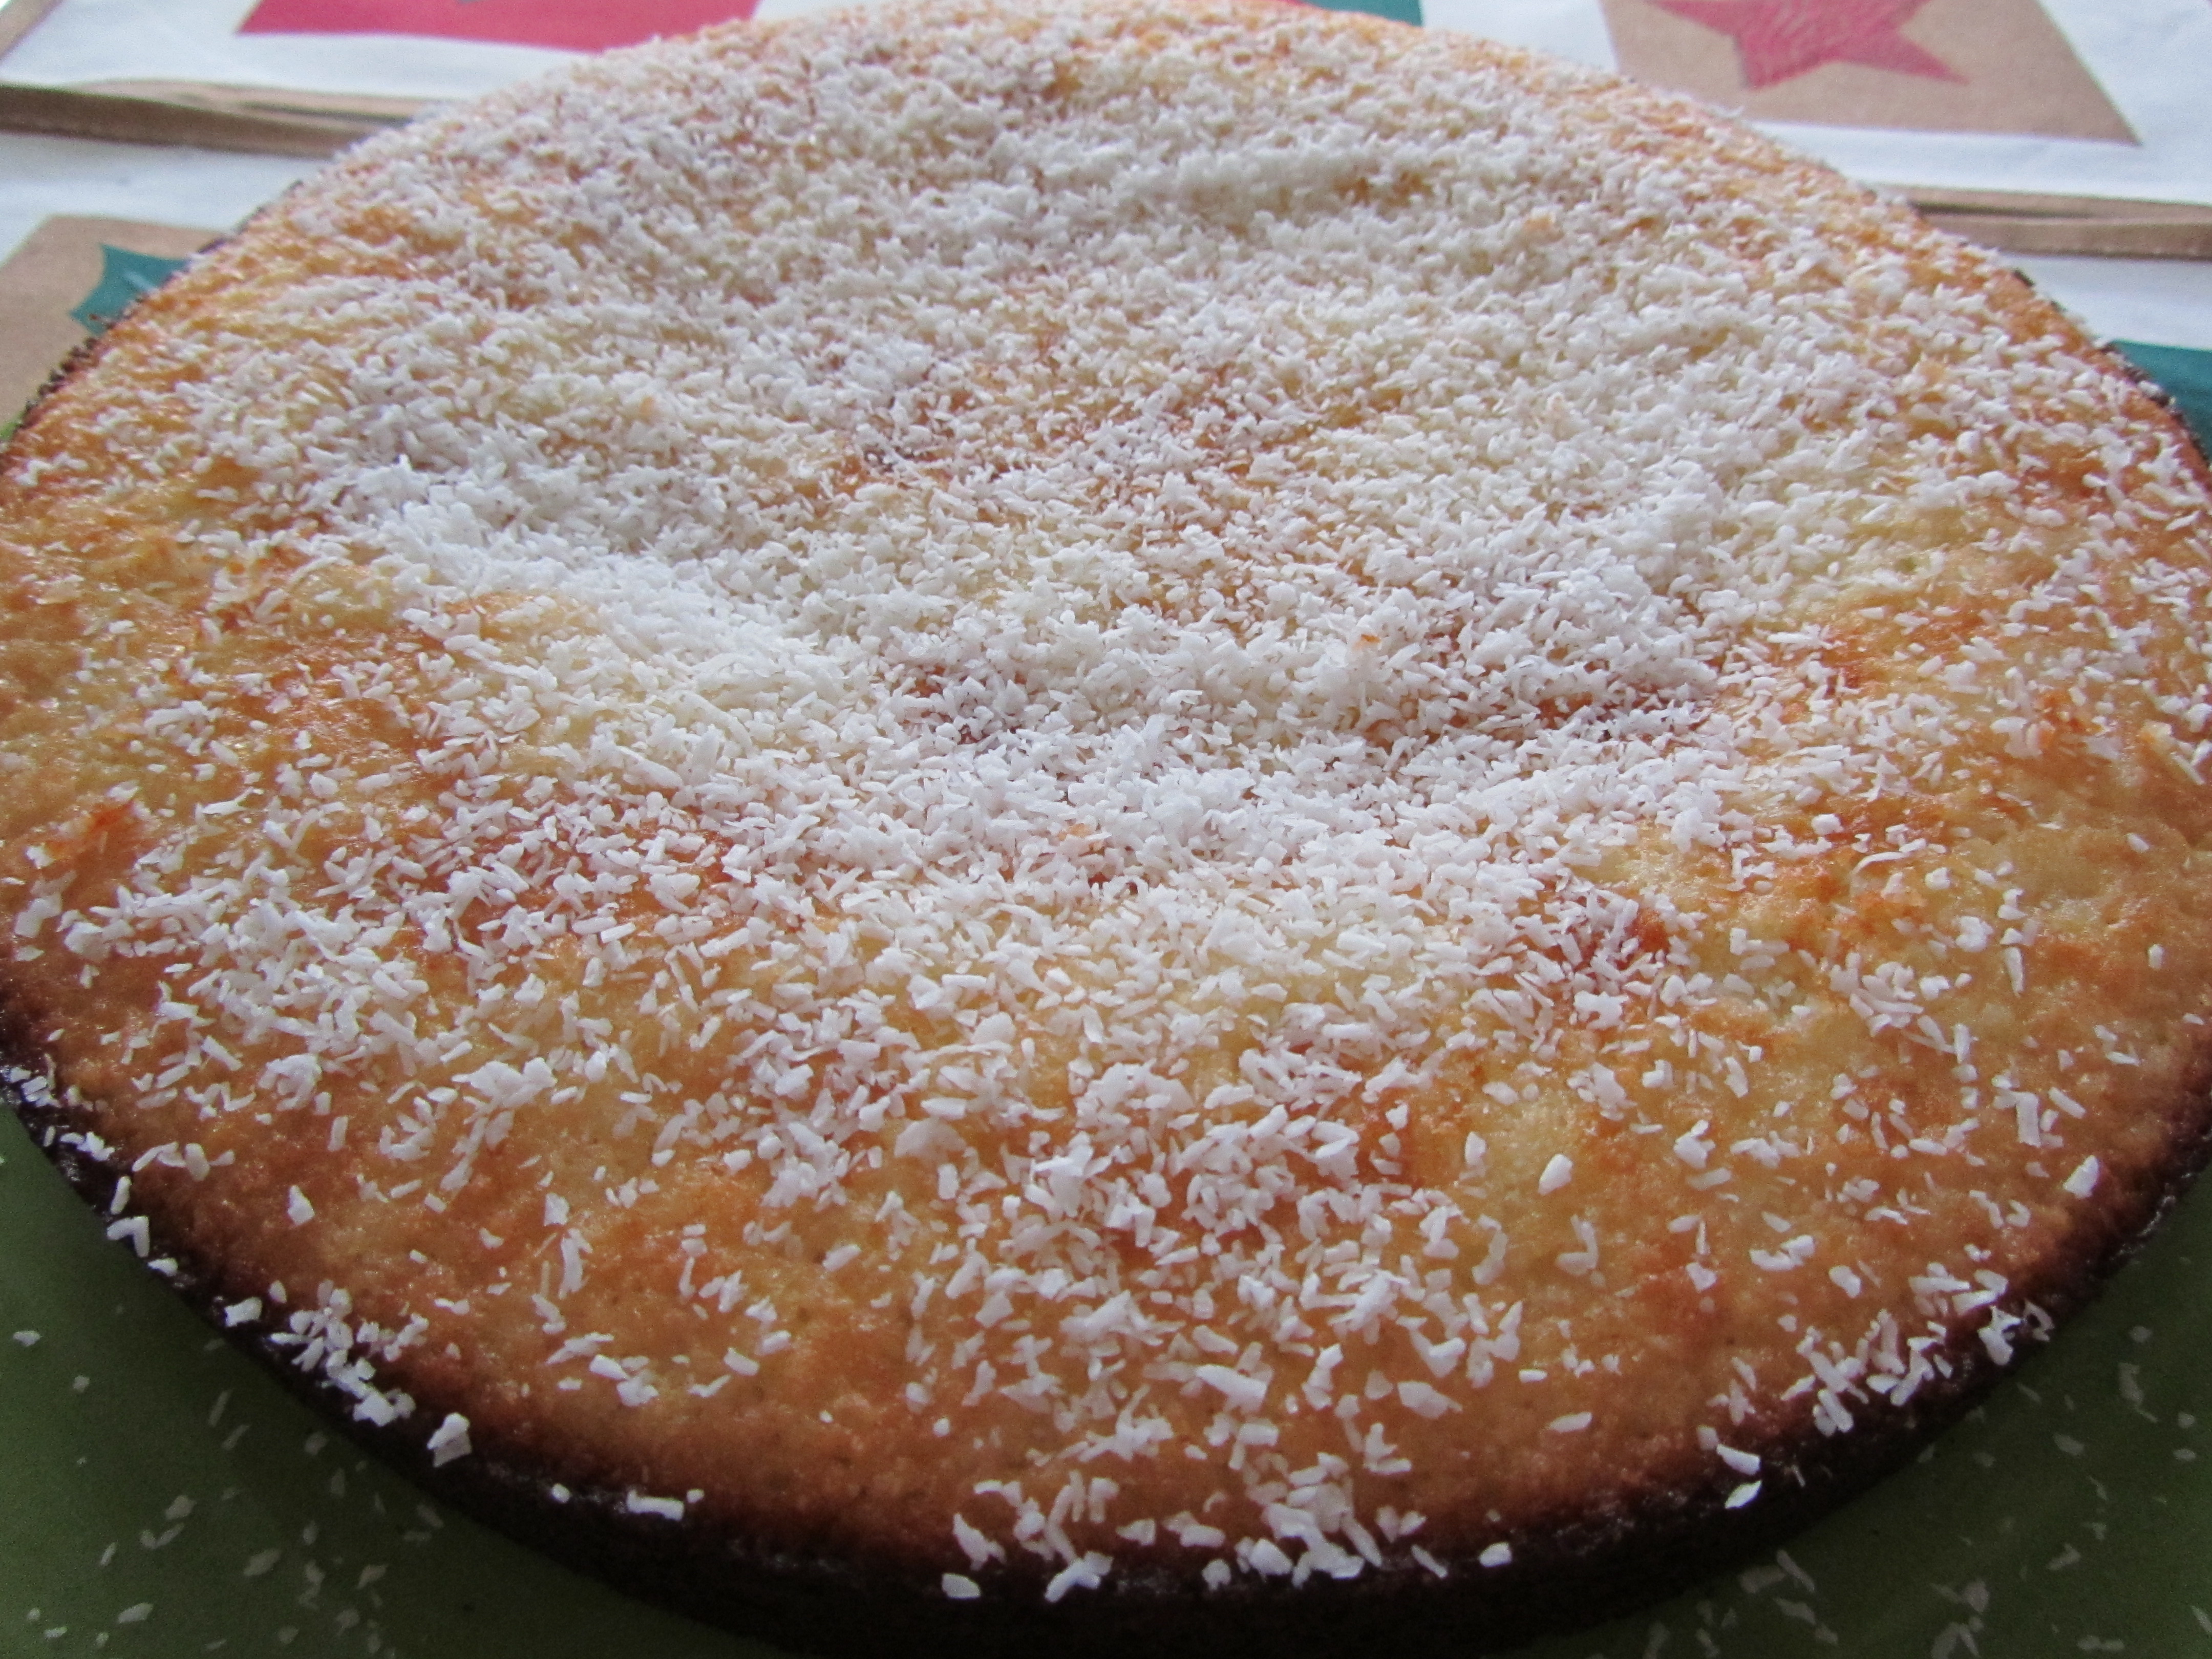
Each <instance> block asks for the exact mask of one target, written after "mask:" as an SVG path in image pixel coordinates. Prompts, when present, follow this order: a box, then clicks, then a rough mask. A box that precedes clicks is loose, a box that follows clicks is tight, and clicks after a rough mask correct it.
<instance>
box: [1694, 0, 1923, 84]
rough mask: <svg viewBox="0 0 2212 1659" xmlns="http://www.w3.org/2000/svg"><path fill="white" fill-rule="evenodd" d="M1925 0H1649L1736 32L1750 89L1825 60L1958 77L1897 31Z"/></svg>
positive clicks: (1784, 78)
mask: <svg viewBox="0 0 2212 1659" xmlns="http://www.w3.org/2000/svg"><path fill="white" fill-rule="evenodd" d="M1652 3H1653V4H1654V5H1656V6H1657V7H1659V8H1660V9H1662V11H1670V12H1672V13H1674V15H1675V16H1677V17H1686V18H1688V19H1689V20H1690V21H1692V23H1702V24H1704V25H1705V27H1707V28H1709V29H1717V30H1719V31H1720V32H1721V33H1723V34H1730V35H1734V36H1735V50H1736V56H1737V57H1738V58H1741V60H1742V63H1743V78H1744V80H1745V81H1746V82H1748V83H1749V84H1750V86H1751V87H1752V88H1753V90H1754V91H1755V90H1757V89H1758V88H1760V87H1771V86H1772V85H1774V84H1775V82H1778V81H1787V80H1789V79H1790V77H1791V76H1796V75H1802V74H1804V73H1805V71H1806V70H1811V69H1818V68H1819V67H1820V65H1821V64H1864V65H1866V66H1867V67H1868V68H1869V69H1879V70H1894V71H1895V72H1896V73H1898V74H1899V75H1924V76H1928V77H1929V79H1931V80H1936V81H1963V80H1965V79H1966V76H1962V75H1960V73H1959V72H1958V71H1957V70H1954V69H1953V68H1952V67H1951V66H1950V65H1949V64H1947V63H1945V62H1944V61H1943V60H1942V58H1938V57H1936V54H1935V53H1934V52H1928V51H1925V50H1923V48H1921V47H1919V46H1914V45H1913V44H1912V42H1911V41H1910V40H1906V39H1905V37H1904V36H1903V35H1901V34H1899V33H1898V30H1899V28H1901V27H1904V25H1905V23H1906V22H1907V21H1910V20H1911V16H1912V15H1913V13H1915V12H1917V11H1918V10H1919V9H1920V8H1921V7H1922V6H1923V5H1925V4H1927V3H1928V0H1652Z"/></svg>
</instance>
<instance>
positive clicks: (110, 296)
mask: <svg viewBox="0 0 2212 1659" xmlns="http://www.w3.org/2000/svg"><path fill="white" fill-rule="evenodd" d="M100 262H101V264H100V281H99V282H98V283H95V284H94V286H93V290H92V292H91V293H89V294H88V295H85V296H84V298H83V300H82V301H81V302H80V303H79V304H78V305H77V306H76V308H75V309H74V310H72V311H71V312H70V316H72V317H74V318H76V319H77V321H79V322H80V323H82V324H83V325H84V326H85V327H86V329H87V330H88V331H90V332H92V333H94V334H105V333H106V331H107V328H108V325H110V324H111V323H112V322H114V320H115V319H117V318H118V317H120V316H121V315H122V314H123V313H124V311H125V308H126V307H128V306H129V305H130V304H131V301H133V300H135V299H137V297H138V296H139V295H142V294H151V293H152V292H153V291H154V290H155V289H157V288H159V287H161V284H162V283H166V282H167V281H168V280H169V278H170V277H171V276H173V275H174V274H175V273H176V272H177V271H179V270H182V269H183V268H184V265H185V261H184V260H182V259H164V258H161V255H159V254H158V253H133V252H131V250H130V249H129V248H125V247H110V246H108V245H107V244H106V243H105V242H102V243H101V244H100Z"/></svg>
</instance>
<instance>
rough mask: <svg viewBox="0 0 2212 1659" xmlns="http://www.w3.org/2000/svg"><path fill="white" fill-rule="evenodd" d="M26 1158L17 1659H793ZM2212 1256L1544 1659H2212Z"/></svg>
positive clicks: (2144, 1290)
mask: <svg viewBox="0 0 2212 1659" xmlns="http://www.w3.org/2000/svg"><path fill="white" fill-rule="evenodd" d="M0 1159H4V1162H0V1259H4V1260H5V1261H8V1263H9V1273H7V1274H6V1276H5V1279H4V1280H0V1492H4V1494H5V1499H4V1502H0V1654H5V1655H9V1656H15V1655H64V1654H93V1653H104V1654H108V1655H113V1656H118V1659H121V1656H127V1655H147V1656H153V1655H159V1656H164V1659H167V1656H179V1659H181V1656H185V1655H188V1654H204V1653H222V1654H227V1655H278V1654H291V1655H298V1656H313V1659H323V1656H332V1659H337V1656H353V1655H372V1656H380V1659H385V1656H404V1659H507V1656H510V1655H529V1656H532V1659H607V1656H608V1655H610V1654H616V1655H621V1656H624V1659H629V1656H640V1659H738V1656H753V1659H766V1656H768V1655H769V1653H770V1651H771V1650H769V1649H767V1648H764V1647H763V1646H761V1645H759V1644H753V1643H747V1642H743V1641H739V1640H737V1639H735V1638H730V1637H726V1636H722V1635H719V1634H717V1633H715V1632H711V1631H708V1630H704V1629H702V1628H701V1627H700V1626H696V1625H694V1624H691V1623H690V1622H688V1621H686V1620H682V1619H678V1618H676V1617H673V1616H671V1615H670V1614H666V1613H659V1612H656V1611H654V1610H653V1609H652V1608H650V1607H644V1606H641V1605H640V1604H639V1603H637V1602H635V1601H630V1600H629V1599H628V1598H626V1597H624V1596H622V1595H617V1594H616V1593H615V1592H613V1591H611V1590H608V1589H602V1588H601V1587H600V1586H599V1585H597V1584H594V1583H591V1582H589V1581H587V1580H585V1579H582V1578H580V1577H576V1576H574V1574H572V1573H569V1572H568V1571H564V1570H563V1569H562V1568H560V1567H557V1566H555V1565H552V1564H551V1563H550V1562H548V1561H546V1560H544V1559H542V1558H541V1557H539V1556H538V1555H536V1554H534V1553H532V1552H531V1551H529V1550H526V1549H524V1548H522V1547H520V1546H518V1545H514V1544H511V1543H508V1542H507V1541H506V1540H504V1539H502V1538H500V1537H498V1536H496V1535H495V1534H491V1533H489V1532H486V1531H485V1530H484V1529H483V1528H480V1527H477V1526H476V1525H474V1524H472V1523H471V1522H468V1521H466V1520H464V1519H462V1518H461V1517H459V1516H456V1515H454V1514H453V1513H452V1512H451V1511H449V1510H443V1509H441V1507H440V1506H439V1505H437V1504H434V1503H431V1502H429V1501H428V1500H427V1499H425V1498H423V1497H422V1494H421V1493H419V1492H416V1490H415V1489H414V1488H413V1487H411V1486H409V1485H408V1484H407V1483H406V1482H405V1481H404V1480H401V1479H399V1478H398V1476H396V1475H394V1474H390V1473H389V1472H387V1471H386V1470H385V1469H384V1468H381V1467H380V1466H379V1465H377V1464H375V1463H374V1462H369V1461H368V1460H367V1459H365V1458H364V1457H363V1456H362V1455H360V1454H359V1453H357V1452H356V1451H355V1450H354V1449H352V1448H351V1446H349V1444H348V1443H346V1442H345V1441H344V1440H343V1438H341V1437H337V1436H336V1435H334V1434H332V1433H331V1431H329V1430H328V1429H327V1428H326V1427H325V1426H324V1425H322V1423H321V1422H320V1421H319V1419H317V1418H316V1417H315V1416H314V1414H313V1413H311V1412H309V1411H307V1409H305V1408H304V1407H301V1406H300V1405H299V1404H298V1403H296V1402H295V1401H293V1400H292V1398H291V1397H290V1396H289V1395H286V1394H285V1393H284V1392H283V1390H282V1389H280V1388H279V1387H278V1386H277V1385H276V1383H275V1382H273V1381H272V1380H271V1379H270V1378H269V1377H268V1376H265V1375H264V1374H263V1373H262V1371H261V1370H259V1369H258V1367H257V1366H256V1365H255V1364H253V1363H252V1362H251V1361H249V1360H247V1359H246V1358H244V1357H243V1356H241V1355H240V1354H238V1353H236V1352H234V1351H233V1350H231V1349H230V1348H229V1346H228V1345H227V1344H225V1343H224V1342H223V1341H222V1340H220V1339H219V1338H217V1337H216V1336H215V1335H214V1334H212V1333H211V1332H210V1330H209V1328H207V1327H206V1326H204V1324H202V1323H201V1322H199V1320H198V1319H197V1317H196V1316H193V1315H192V1314H191V1312H190V1311H188V1310H186V1309H185V1307H184V1306H183V1305H182V1304H181V1303H179V1301H177V1300H176V1299H175V1298H174V1297H173V1296H172V1295H171V1294H170V1292H169V1291H168V1290H167V1287H166V1286H165V1285H163V1284H162V1283H161V1281H160V1280H159V1279H156V1278H155V1276H154V1275H153V1274H151V1273H149V1272H147V1271H146V1270H145V1269H144V1268H143V1267H140V1266H139V1265H138V1264H137V1261H136V1260H135V1259H134V1258H133V1257H131V1255H130V1254H129V1253H128V1251H127V1250H125V1249H123V1248H121V1247H119V1246H118V1245H114V1244H111V1243H107V1242H106V1240H105V1239H104V1238H103V1237H101V1232H102V1229H101V1227H100V1224H99V1222H98V1220H97V1218H95V1217H94V1216H93V1215H92V1213H91V1212H89V1211H88V1210H87V1209H86V1208H85V1206H83V1205H82V1204H81V1203H80V1202H79V1201H78V1200H77V1199H76V1195H75V1194H73V1193H71V1192H70V1190H69V1188H67V1187H66V1186H64V1184H63V1182H62V1180H61V1178H60V1176H58V1175H57V1174H56V1173H55V1172H54V1170H52V1168H50V1167H49V1166H48V1165H47V1164H46V1159H45V1158H44V1157H43V1156H41V1155H40V1153H39V1152H38V1151H37V1150H36V1149H35V1148H34V1147H33V1146H31V1144H30V1142H29V1141H28V1139H27V1138H26V1137H25V1135H24V1134H23V1133H22V1131H21V1127H19V1126H17V1125H16V1124H15V1121H14V1119H13V1118H12V1116H9V1117H7V1118H6V1121H5V1122H4V1124H0ZM2198 1261H2212V1193H2207V1194H2201V1195H2200V1197H2199V1199H2198V1200H2197V1201H2194V1202H2191V1203H2185V1204H2184V1205H2183V1206H2181V1207H2180V1208H2179V1210H2178V1211H2177V1212H2175V1214H2174V1215H2173V1217H2172V1218H2171V1219H2170V1220H2169V1222H2168V1223H2167V1225H2166V1227H2165V1228H2164V1230H2163V1231H2161V1232H2160V1234H2159V1236H2158V1237H2157V1238H2156V1239H2155V1240H2154V1241H2153V1243H2151V1245H2150V1247H2149V1248H2148V1249H2146V1250H2145V1251H2144V1253H2143V1255H2142V1257H2141V1259H2139V1260H2138V1261H2136V1262H2135V1263H2134V1264H2133V1265H2131V1266H2130V1267H2128V1268H2126V1269H2125V1270H2124V1272H2123V1273H2121V1274H2120V1276H2119V1278H2118V1279H2117V1280H2116V1281H2115V1282H2114V1283H2113V1285H2112V1288H2111V1290H2110V1291H2108V1292H2107V1293H2106V1296H2105V1297H2104V1298H2103V1299H2102V1300H2101V1301H2100V1302H2099V1303H2098V1304H2097V1305H2096V1306H2094V1307H2093V1308H2092V1309H2091V1310H2089V1312H2088V1313H2087V1315H2085V1316H2083V1317H2082V1318H2081V1319H2080V1320H2078V1321H2076V1322H2075V1323H2073V1324H2072V1325H2070V1326H2069V1327H2068V1328H2066V1329H2065V1330H2064V1331H2063V1332H2062V1333H2061V1334H2059V1336H2058V1338H2057V1340H2055V1341H2054V1342H2053V1343H2052V1344H2051V1346H2050V1348H2049V1349H2048V1350H2047V1351H2046V1352H2043V1353H2041V1354H2039V1355H2037V1356H2036V1357H2035V1358H2033V1359H2032V1360H2030V1361H2029V1362H2027V1364H2026V1365H2025V1366H2024V1367H2023V1368H2022V1369H2021V1371H2020V1373H2019V1375H2018V1376H2016V1377H2015V1378H2014V1379H2013V1380H2011V1381H2008V1383H2005V1384H2004V1386H2003V1387H2002V1388H2001V1389H1999V1390H1998V1392H1997V1393H1996V1395H1994V1396H1993V1397H1992V1398H1991V1400H1990V1402H1989V1403H1988V1404H1987V1405H1986V1406H1985V1407H1982V1408H1981V1409H1979V1410H1978V1411H1976V1412H1975V1413H1972V1416H1971V1417H1970V1418H1969V1419H1967V1420H1966V1422H1965V1423H1964V1424H1962V1425H1960V1427H1958V1428H1957V1429H1955V1430H1954V1431H1952V1432H1951V1433H1950V1434H1948V1435H1947V1436H1946V1437H1944V1438H1943V1439H1942V1440H1941V1441H1939V1442H1937V1443H1936V1445H1935V1446H1934V1447H1932V1448H1931V1449H1929V1451H1928V1452H1927V1453H1925V1454H1924V1455H1923V1457H1922V1458H1921V1460H1920V1462H1918V1463H1917V1465H1915V1466H1913V1467H1911V1468H1906V1469H1905V1470H1904V1471H1903V1472H1902V1473H1900V1474H1898V1475H1896V1476H1895V1477H1893V1479H1891V1480H1888V1481H1887V1482H1886V1483H1884V1484H1883V1485H1882V1486H1879V1487H1877V1488H1876V1489H1875V1491H1874V1492H1870V1493H1869V1494H1868V1495H1867V1496H1866V1497H1865V1498H1862V1499H1860V1500H1859V1501H1858V1502H1857V1503H1856V1504H1852V1505H1850V1507H1849V1508H1848V1509H1845V1510H1841V1511H1839V1512H1838V1514H1836V1515H1835V1516H1832V1517H1831V1518H1830V1519H1828V1520H1827V1521H1826V1522H1823V1523H1821V1524H1820V1526H1818V1527H1815V1528H1813V1529H1812V1530H1811V1531H1809V1532H1807V1533H1805V1534H1802V1536H1801V1537H1799V1538H1797V1539H1796V1540H1794V1541H1791V1542H1790V1545H1789V1546H1788V1547H1786V1548H1785V1549H1783V1550H1779V1551H1777V1552H1776V1553H1774V1555H1773V1556H1772V1557H1771V1558H1770V1559H1766V1560H1764V1561H1761V1562H1759V1563H1758V1564H1756V1565H1753V1566H1751V1567H1750V1568H1748V1569H1747V1570H1746V1571H1741V1572H1737V1573H1733V1574H1729V1575H1728V1576H1726V1577H1721V1578H1717V1579H1715V1580H1713V1581H1711V1583H1706V1584H1704V1585H1702V1586H1699V1588H1697V1589H1693V1590H1692V1591H1690V1592H1689V1593H1688V1594H1686V1595H1681V1596H1679V1597H1677V1598H1676V1599H1675V1600H1674V1601H1670V1602H1668V1603H1666V1604H1665V1605H1663V1606H1661V1607H1656V1608H1654V1609H1652V1610H1650V1612H1648V1613H1644V1614H1642V1615H1639V1616H1638V1617H1636V1618H1633V1619H1629V1620H1621V1621H1620V1622H1617V1623H1614V1624H1612V1625H1608V1626H1604V1627H1602V1628H1601V1629H1598V1630H1594V1631H1589V1632H1584V1633H1583V1634H1581V1635H1578V1636H1573V1637H1569V1638H1560V1639H1557V1640H1553V1641H1549V1642H1544V1643H1540V1644H1537V1645H1536V1646H1534V1647H1532V1648H1529V1649H1527V1650H1524V1653H1523V1655H1522V1656H1521V1659H1661V1656H1666V1659H1690V1656H1703V1659H1788V1656H1793V1655H1799V1654H1803V1655H1808V1656H1812V1655H1865V1656H1880V1659H1889V1656H1899V1659H1902V1656H1911V1659H1922V1656H1927V1659H1985V1656H2003V1659H2021V1656H2039V1655H2060V1654H2066V1655H2072V1654H2077V1653H2086V1654H2097V1653H2123V1652H2124V1653H2128V1654H2133V1655H2138V1656H2154V1659H2171V1656H2177V1655H2189V1654H2205V1655H2212V1553H2208V1552H2207V1550H2206V1549H2205V1547H2204V1546H2205V1541H2207V1540H2208V1539H2212V1464H2208V1462H2206V1461H2205V1460H2203V1459H2202V1458H2200V1456H2199V1452H2200V1449H2202V1447H2201V1443H2202V1442H2203V1439H2204V1430H2203V1426H2202V1425H2203V1422H2204V1421H2205V1420H2206V1419H2212V1365H2208V1364H2207V1363H2206V1362H2207V1359H2208V1358H2212V1289H2208V1287H2207V1286H2206V1285H2205V1284H2204V1282H2203V1273H2201V1272H2200V1271H2199V1270H2198V1269H2197V1267H2196V1265H2195V1264H2196V1263H2197V1262H2198ZM9 1334H14V1340H8V1337H9ZM33 1339H35V1340H33Z"/></svg>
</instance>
